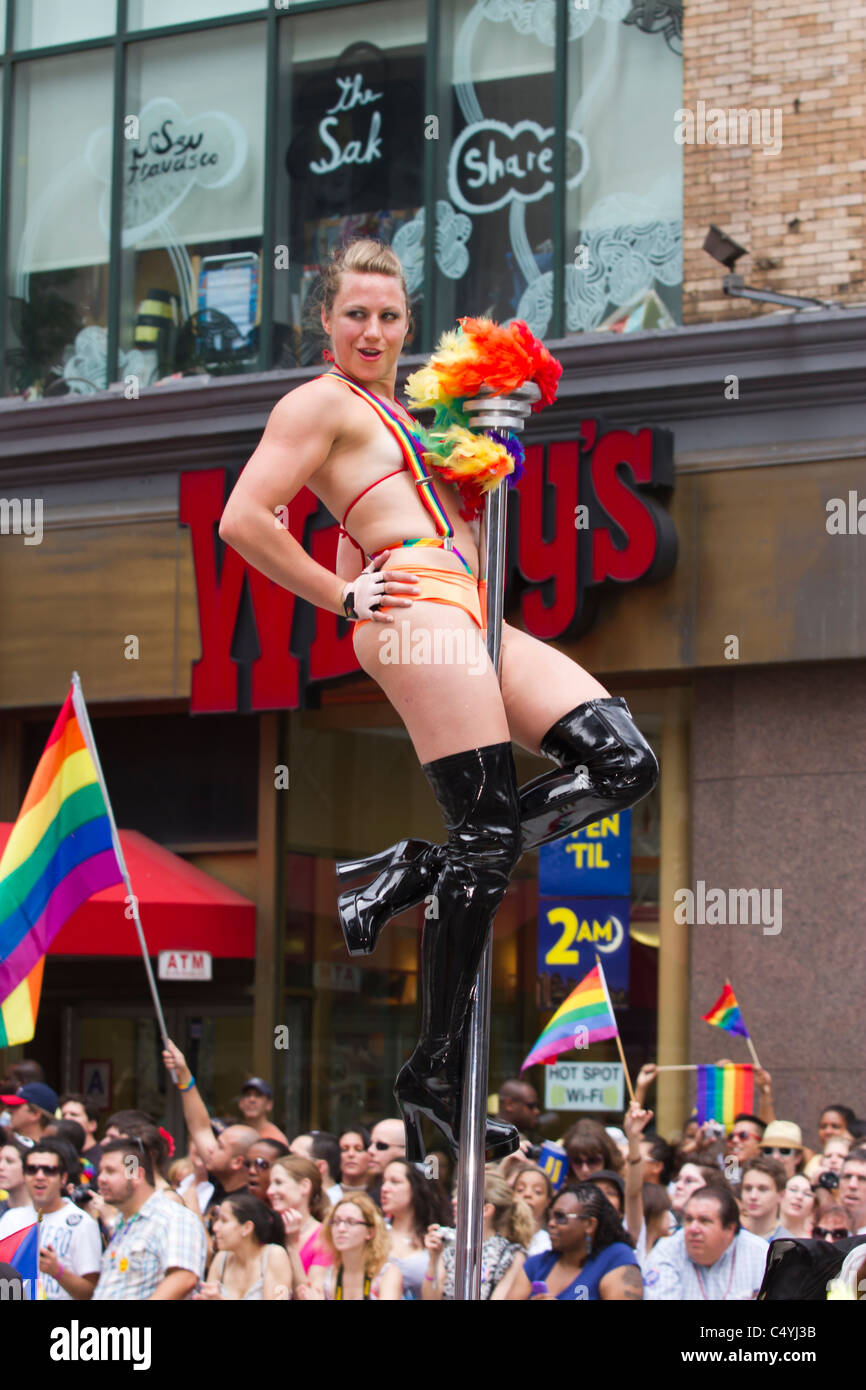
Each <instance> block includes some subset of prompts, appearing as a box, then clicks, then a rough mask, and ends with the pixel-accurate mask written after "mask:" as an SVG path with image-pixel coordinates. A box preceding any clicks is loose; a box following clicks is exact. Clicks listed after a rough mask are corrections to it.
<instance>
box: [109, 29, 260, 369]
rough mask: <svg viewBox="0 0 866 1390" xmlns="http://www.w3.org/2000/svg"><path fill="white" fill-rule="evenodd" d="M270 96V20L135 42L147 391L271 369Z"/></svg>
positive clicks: (130, 309) (135, 277)
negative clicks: (265, 230)
mask: <svg viewBox="0 0 866 1390" xmlns="http://www.w3.org/2000/svg"><path fill="white" fill-rule="evenodd" d="M264 94H265V26H264V25H258V24H254V25H248V26H247V25H244V26H242V27H240V28H237V27H233V28H231V29H228V30H214V31H212V32H208V31H206V32H204V33H197V34H190V35H186V36H182V37H179V38H176V39H175V38H172V39H159V40H154V41H152V42H149V43H143V44H136V45H135V46H134V48H133V49H132V52H131V55H130V65H129V73H128V79H127V109H128V111H129V112H130V113H132V114H131V115H130V116H129V117H128V118H127V138H126V141H125V146H124V160H123V185H124V186H123V224H122V225H123V231H122V246H123V252H122V255H123V264H122V304H121V328H120V347H121V356H122V361H121V367H120V372H119V375H120V376H121V377H123V378H126V377H127V376H132V377H134V378H135V379H136V380H137V381H138V383H139V384H140V386H142V387H144V386H148V385H150V384H151V383H152V382H154V381H158V380H160V379H161V378H164V377H166V376H169V375H172V374H175V373H193V372H209V373H211V374H221V373H227V372H232V373H237V372H243V371H247V370H250V369H252V368H255V367H256V366H257V365H258V350H259V325H260V321H261V250H262V200H263V190H264V135H265V113H264ZM102 152H103V156H104V158H106V159H107V158H108V156H109V152H110V141H109V139H108V133H107V132H106V138H105V140H104V142H103V145H102ZM103 168H107V166H106V165H103Z"/></svg>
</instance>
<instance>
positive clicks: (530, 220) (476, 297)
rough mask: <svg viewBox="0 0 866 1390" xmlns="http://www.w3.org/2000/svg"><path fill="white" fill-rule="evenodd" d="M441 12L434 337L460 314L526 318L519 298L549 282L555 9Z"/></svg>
mask: <svg viewBox="0 0 866 1390" xmlns="http://www.w3.org/2000/svg"><path fill="white" fill-rule="evenodd" d="M441 13H442V27H441V33H440V54H441V59H440V62H441V67H440V82H439V97H438V99H437V102H436V109H435V113H434V114H435V118H436V121H437V122H438V129H437V128H436V127H434V131H435V134H436V136H437V146H436V150H437V165H438V170H437V182H436V316H437V320H438V324H437V327H438V328H440V329H441V328H445V327H451V326H453V323H454V320H455V319H456V318H457V317H458V316H459V315H461V314H490V315H492V317H493V318H495V319H498V320H500V321H507V320H509V319H511V318H513V317H515V316H520V317H526V314H525V303H526V297H527V292H528V291H529V292H531V287H532V286H533V285H534V284H536V283H537V282H538V281H540V280H543V278H544V277H545V276H548V277H549V275H550V271H551V269H552V261H553V240H552V238H553V222H552V213H553V197H552V194H553V70H554V45H553V40H554V6H553V5H550V6H547V7H542V6H537V7H536V6H526V5H524V6H514V5H493V6H492V5H490V4H488V3H486V0H477V3H476V0H446V3H444V4H443V6H442V11H441ZM545 283H547V282H546V281H545ZM549 297H550V290H549V288H548V298H549ZM536 331H538V330H536Z"/></svg>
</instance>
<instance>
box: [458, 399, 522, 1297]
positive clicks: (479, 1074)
mask: <svg viewBox="0 0 866 1390" xmlns="http://www.w3.org/2000/svg"><path fill="white" fill-rule="evenodd" d="M540 395H541V392H540V391H539V389H538V387H537V386H535V385H534V384H533V383H532V382H528V383H527V384H526V385H525V386H521V387H520V388H519V390H517V391H512V392H510V394H509V395H508V396H507V397H505V396H494V395H493V393H492V392H487V393H486V394H483V395H482V396H481V397H480V398H479V399H478V400H473V401H466V402H465V403H464V406H463V409H464V411H465V412H466V414H467V415H469V416H471V417H472V427H473V428H474V429H478V430H482V429H491V428H492V429H499V430H511V431H512V432H515V433H516V432H517V431H518V430H522V429H523V425H524V422H525V419H526V416H527V415H528V414H529V411H530V409H531V407H532V403H533V401H537V400H538V399H539V397H540ZM506 502H507V490H506V487H505V486H504V485H503V483H500V484H499V485H498V486H497V487H496V488H494V489H493V490H492V491H491V492H489V493H488V494H487V500H486V503H485V507H484V520H483V529H484V544H483V546H482V549H481V564H482V578H484V579H485V580H486V581H487V651H488V653H489V656H490V660H491V661H492V662H493V668H494V670H495V671H496V673H497V675H499V674H500V673H499V652H500V647H501V643H502V613H503V608H504V602H505V518H506ZM500 679H501V677H500ZM492 935H493V931H492V928H491V933H490V937H488V940H487V945H486V946H485V947H484V954H483V955H482V957H481V964H480V966H479V968H478V974H477V976H476V978H475V988H474V990H473V1002H472V1006H471V1012H470V1020H469V1035H468V1040H467V1046H466V1056H465V1058H464V1062H463V1103H462V1108H461V1112H460V1159H459V1162H458V1165H457V1251H456V1254H457V1261H456V1270H455V1283H454V1291H455V1294H456V1296H457V1298H458V1299H462V1300H464V1301H467V1300H468V1301H477V1300H478V1299H480V1297H481V1247H482V1244H483V1241H482V1226H483V1212H484V1147H485V1146H484V1135H485V1130H486V1126H487V1055H488V1050H489V1044H490V982H491V966H492V959H493V954H492V953H493V948H492V941H491V938H492Z"/></svg>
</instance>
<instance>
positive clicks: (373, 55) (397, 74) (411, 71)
mask: <svg viewBox="0 0 866 1390" xmlns="http://www.w3.org/2000/svg"><path fill="white" fill-rule="evenodd" d="M426 14H427V5H426V0H401V3H400V5H399V7H395V6H394V5H393V4H390V3H374V4H370V5H354V6H352V7H350V8H347V9H345V10H338V11H335V10H327V11H325V12H322V13H317V14H305V15H299V16H298V17H297V18H296V19H295V20H293V21H291V22H290V23H284V24H283V25H282V26H281V33H280V119H279V135H278V141H277V146H278V149H277V171H276V177H277V185H276V188H277V194H276V196H277V204H276V221H275V226H276V239H277V242H278V243H282V242H284V243H285V245H284V248H283V252H284V254H283V256H282V260H281V258H280V247H279V246H278V247H277V257H276V261H275V264H276V270H275V291H274V296H275V297H274V309H275V312H274V320H275V335H274V336H275V363H274V364H275V365H277V366H282V367H292V366H297V365H304V366H306V365H308V364H310V363H312V362H316V361H318V360H320V355H321V350H322V347H323V345H324V342H323V339H322V338H321V328H320V327H319V326H318V314H317V310H316V307H315V297H314V296H313V297H311V296H310V291H311V289H312V288H313V287H314V286H315V284H316V282H317V280H318V277H319V267H320V266H321V265H322V264H323V263H324V262H325V261H326V260H327V258H328V256H329V254H330V252H331V251H332V250H333V249H334V248H335V247H337V246H339V245H341V244H342V243H343V242H345V241H348V240H351V239H352V238H353V237H357V236H361V235H368V236H375V237H381V238H382V240H383V241H387V242H392V243H393V245H394V249H395V250H396V251H397V253H398V255H399V256H400V258H401V260H402V262H403V266H404V270H405V272H406V279H407V284H408V287H409V292H410V296H411V298H412V302H413V308H414V311H415V318H416V332H415V337H414V340H415V341H417V340H418V335H419V334H420V333H421V332H422V331H423V330H422V327H421V319H422V316H423V308H424V306H423V240H422V238H423V216H424V211H423V204H424V145H425V141H424V105H423V103H424V62H425V59H424V46H425V41H426ZM407 347H409V344H407Z"/></svg>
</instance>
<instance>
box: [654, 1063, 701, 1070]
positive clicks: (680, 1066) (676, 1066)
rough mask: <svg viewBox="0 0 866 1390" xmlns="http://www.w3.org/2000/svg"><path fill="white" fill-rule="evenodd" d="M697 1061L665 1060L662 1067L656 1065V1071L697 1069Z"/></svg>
mask: <svg viewBox="0 0 866 1390" xmlns="http://www.w3.org/2000/svg"><path fill="white" fill-rule="evenodd" d="M697 1069H698V1064H697V1062H665V1064H664V1066H663V1067H656V1071H657V1072H658V1071H697Z"/></svg>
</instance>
